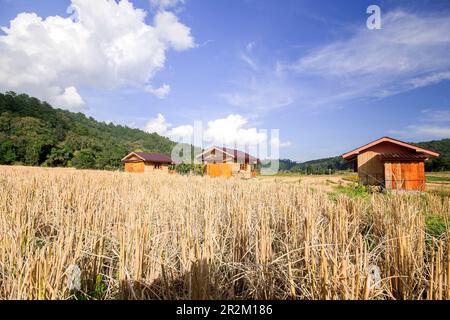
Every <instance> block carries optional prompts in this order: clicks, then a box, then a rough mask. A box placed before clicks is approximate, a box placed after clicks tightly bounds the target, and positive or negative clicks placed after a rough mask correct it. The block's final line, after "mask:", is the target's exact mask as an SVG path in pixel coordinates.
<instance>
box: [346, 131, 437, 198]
mask: <svg viewBox="0 0 450 320" xmlns="http://www.w3.org/2000/svg"><path fill="white" fill-rule="evenodd" d="M438 156H439V153H437V152H434V151H431V150H428V149H425V148H421V147H418V146H415V145H412V144H409V143H406V142H403V141H400V140H397V139H393V138H390V137H383V138H380V139H377V140H375V141H372V142H370V143H368V144H366V145H364V146H362V147H359V148H356V149H354V150H352V151H350V152H347V153H345V154H343V155H342V157H343V158H344V159H346V160H347V161H351V162H353V168H354V171H355V172H358V176H359V179H360V181H361V182H362V183H363V184H365V185H381V186H383V187H385V188H386V189H396V190H420V191H423V190H425V164H424V162H425V161H426V160H428V159H430V158H433V157H438Z"/></svg>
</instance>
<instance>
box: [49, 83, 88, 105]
mask: <svg viewBox="0 0 450 320" xmlns="http://www.w3.org/2000/svg"><path fill="white" fill-rule="evenodd" d="M50 103H52V104H53V105H55V106H59V107H61V108H63V109H72V110H77V109H79V110H82V109H84V105H85V104H84V101H83V98H81V96H80V95H79V94H78V92H77V89H76V88H75V87H68V88H65V89H64V92H63V93H62V94H60V95H58V96H54V97H52V98H51V100H50Z"/></svg>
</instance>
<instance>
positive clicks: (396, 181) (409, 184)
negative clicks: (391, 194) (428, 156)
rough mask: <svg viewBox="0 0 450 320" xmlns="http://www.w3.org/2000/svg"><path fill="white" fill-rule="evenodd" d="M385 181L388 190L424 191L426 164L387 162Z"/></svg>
mask: <svg viewBox="0 0 450 320" xmlns="http://www.w3.org/2000/svg"><path fill="white" fill-rule="evenodd" d="M385 179H386V188H387V189H393V190H400V189H401V190H420V191H424V190H425V166H424V162H422V161H421V162H386V163H385Z"/></svg>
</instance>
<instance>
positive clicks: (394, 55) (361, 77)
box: [280, 11, 450, 104]
mask: <svg viewBox="0 0 450 320" xmlns="http://www.w3.org/2000/svg"><path fill="white" fill-rule="evenodd" d="M449 52H450V18H449V17H448V16H442V15H439V16H438V15H434V16H431V15H428V16H427V15H416V14H412V13H407V12H403V11H395V12H389V13H386V14H383V27H382V29H381V30H368V29H366V28H360V29H359V30H358V31H356V32H355V33H354V34H353V35H352V36H350V37H349V38H347V39H346V40H340V41H335V42H333V43H329V44H327V45H324V46H322V47H320V48H318V49H317V50H314V51H312V52H311V53H310V54H308V55H306V56H303V57H301V58H300V59H298V60H297V61H296V62H295V63H293V64H288V65H284V66H283V68H281V69H283V70H288V71H292V72H293V73H294V74H295V75H296V76H297V77H298V78H299V79H300V80H299V81H300V86H301V87H302V88H303V89H304V92H306V94H304V95H303V96H302V97H303V99H304V100H305V101H309V102H311V103H313V104H314V103H315V104H327V103H336V102H340V101H345V100H351V99H365V98H374V97H375V98H382V97H386V96H390V95H393V94H397V93H400V92H404V91H408V90H411V89H414V88H417V87H422V86H426V85H430V84H434V83H438V82H440V81H443V80H446V79H450V55H449V54H448V53H449ZM281 69H280V70H281Z"/></svg>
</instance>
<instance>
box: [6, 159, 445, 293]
mask: <svg viewBox="0 0 450 320" xmlns="http://www.w3.org/2000/svg"><path fill="white" fill-rule="evenodd" d="M449 215H450V212H449V198H443V197H438V196H435V195H432V194H425V195H398V196H389V195H388V196H386V195H380V194H373V195H369V196H368V197H364V198H359V197H355V198H349V197H346V196H344V195H338V196H337V197H336V198H333V199H331V198H330V197H329V195H328V194H327V193H326V192H324V191H320V190H311V189H309V188H307V187H305V186H302V185H301V184H300V183H299V184H294V183H290V184H286V183H280V182H276V181H273V180H261V181H255V180H252V181H242V180H237V179H221V178H216V179H211V178H207V177H206V178H201V177H182V176H177V175H167V176H157V177H149V176H145V175H138V174H134V175H133V174H126V173H119V172H98V171H75V170H70V169H43V168H24V167H0V299H67V298H97V299H117V298H122V299H149V298H152V299H178V298H187V299H213V298H221V299H236V298H249V299H266V298H267V299H294V298H297V299H449V298H450V269H449V268H450V264H449V225H448V217H449ZM430 216H432V217H433V219H434V220H432V222H433V224H432V226H433V229H432V231H433V232H431V231H429V230H428V228H429V226H428V225H427V222H426V221H428V220H427V219H428V218H429V217H430ZM72 264H76V265H78V266H79V267H80V268H81V270H82V288H81V290H80V291H78V292H70V291H69V289H68V287H67V281H68V279H67V274H66V270H67V268H68V266H69V265H72ZM377 268H379V270H380V281H379V282H378V281H377V277H376V273H377V272H376V271H377ZM374 274H375V276H374Z"/></svg>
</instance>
